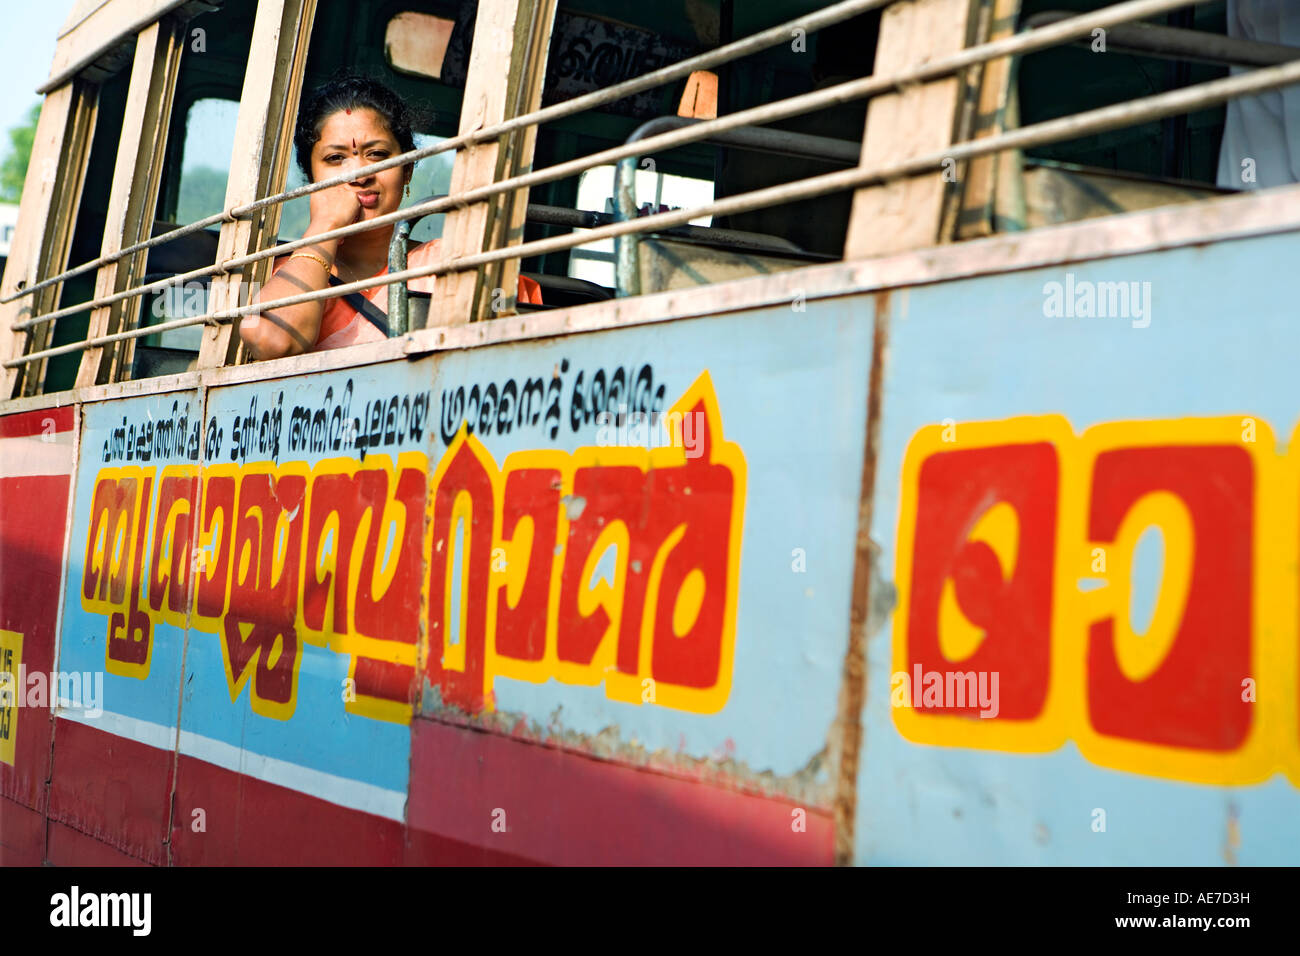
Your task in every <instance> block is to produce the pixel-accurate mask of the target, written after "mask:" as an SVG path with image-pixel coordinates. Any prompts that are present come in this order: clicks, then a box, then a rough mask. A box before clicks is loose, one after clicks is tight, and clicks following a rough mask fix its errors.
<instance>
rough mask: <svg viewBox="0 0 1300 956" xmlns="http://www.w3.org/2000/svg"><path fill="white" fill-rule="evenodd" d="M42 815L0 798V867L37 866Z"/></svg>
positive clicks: (41, 843) (42, 840)
mask: <svg viewBox="0 0 1300 956" xmlns="http://www.w3.org/2000/svg"><path fill="white" fill-rule="evenodd" d="M44 857H45V814H44V813H43V812H37V811H35V810H30V809H28V808H27V807H24V806H22V805H21V804H18V803H14V802H13V801H12V800H5V799H3V798H0V866H40V865H41V861H42V860H43V859H44Z"/></svg>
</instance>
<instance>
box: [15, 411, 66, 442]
mask: <svg viewBox="0 0 1300 956" xmlns="http://www.w3.org/2000/svg"><path fill="white" fill-rule="evenodd" d="M51 420H53V422H54V425H53V430H54V431H55V432H66V431H71V430H72V422H73V406H71V405H65V406H63V407H62V408H41V409H37V410H36V411H34V412H21V413H19V414H17V415H5V416H4V417H0V438H23V437H26V436H27V435H40V434H43V433H44V432H45V431H46V430H47V427H48V426H47V425H46V422H47V421H51Z"/></svg>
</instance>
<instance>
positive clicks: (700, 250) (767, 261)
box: [637, 234, 827, 293]
mask: <svg viewBox="0 0 1300 956" xmlns="http://www.w3.org/2000/svg"><path fill="white" fill-rule="evenodd" d="M637 245H638V262H639V265H640V273H641V291H642V292H643V293H650V292H666V291H668V290H669V289H689V288H693V287H695V286H700V285H712V284H713V283H715V282H727V281H729V280H731V279H744V278H748V277H750V276H756V275H769V274H771V273H773V272H785V271H787V270H789V269H798V268H800V267H801V266H806V265H809V264H812V263H820V262H824V261H826V259H827V257H826V256H822V255H817V254H813V253H805V252H803V251H801V250H799V249H798V248H797V247H796V246H794V245H793V244H790V248H789V250H788V251H781V252H769V251H766V250H765V251H763V252H749V251H740V250H737V249H734V248H726V247H724V246H719V245H714V244H712V243H708V242H701V241H698V240H694V239H681V238H677V237H672V238H669V237H667V236H662V235H654V234H651V235H648V236H645V237H643V238H642V239H641V241H640V242H639V243H638V244H637Z"/></svg>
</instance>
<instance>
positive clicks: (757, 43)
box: [0, 0, 1204, 303]
mask: <svg viewBox="0 0 1300 956" xmlns="http://www.w3.org/2000/svg"><path fill="white" fill-rule="evenodd" d="M892 2H893V0H842V2H840V3H836V4H833V5H831V6H829V7H827V8H826V9H824V10H818V11H816V12H814V13H810V14H808V15H806V16H803V17H798V18H796V19H794V20H790V21H788V22H787V23H783V24H780V25H778V26H775V27H772V28H770V29H768V30H762V31H760V32H758V33H755V34H753V35H752V36H749V37H746V38H744V39H742V40H737V41H735V42H734V43H728V44H727V45H725V46H722V47H719V48H718V49H716V50H710V51H708V52H707V53H701V54H699V55H698V56H693V57H690V58H688V59H686V60H682V61H681V62H680V63H674V64H671V65H669V66H665V67H662V68H660V69H658V70H654V71H652V72H650V73H647V74H645V75H644V76H639V77H636V78H634V79H631V80H627V81H626V82H624V83H619V84H617V85H615V86H611V87H606V88H605V89H603V90H596V91H594V92H591V93H585V94H583V95H582V96H578V97H574V98H573V99H571V100H565V101H564V102H563V103H556V104H554V105H552V106H548V107H545V108H543V109H540V110H537V111H535V112H532V113H526V114H524V115H522V116H516V117H513V118H511V119H509V120H506V121H505V122H502V123H497V124H496V125H494V126H488V127H484V128H483V129H479V130H473V131H471V132H469V133H464V134H461V135H459V136H453V137H451V138H450V139H446V140H443V141H442V142H441V143H436V144H434V145H432V146H424V147H421V148H420V149H414V150H411V151H409V152H406V153H402V154H401V155H399V156H391V157H389V158H388V159H386V160H383V161H382V162H379V163H373V164H371V165H369V166H364V167H362V168H361V169H358V170H356V171H354V172H351V173H346V174H340V175H338V176H333V177H331V178H329V179H322V180H321V181H320V182H316V183H307V184H306V185H305V186H299V187H297V188H296V189H291V190H288V191H287V192H281V193H277V194H276V195H274V196H266V197H264V198H262V199H258V200H255V201H254V202H251V203H248V204H247V205H244V206H236V207H234V208H232V209H228V210H226V211H225V212H224V213H218V214H214V215H212V216H208V217H207V218H205V219H201V220H199V221H198V222H196V223H191V224H190V225H188V226H185V227H182V228H181V229H177V230H175V231H173V232H170V233H164V234H163V235H161V236H157V237H154V238H152V239H149V240H146V241H145V242H139V243H136V244H135V245H132V246H128V247H126V248H125V249H122V250H120V251H119V252H117V253H115V254H113V255H110V256H101V257H100V258H98V259H94V260H92V261H90V262H85V263H82V264H81V265H79V266H76V267H75V268H73V269H69V270H67V271H65V272H62V273H60V274H58V275H56V276H51V277H50V278H48V279H43V280H41V281H40V282H36V283H33V284H32V285H30V286H26V287H24V288H22V289H17V290H15V291H13V292H10V293H8V294H7V295H3V296H0V303H5V302H12V301H13V300H14V299H16V298H19V297H21V296H25V295H31V294H32V293H34V292H38V291H40V290H41V289H45V288H48V287H49V286H51V285H54V284H55V283H58V282H63V281H66V280H67V279H69V278H71V277H73V276H77V275H81V274H82V273H84V272H88V271H90V270H92V269H98V268H100V267H101V266H105V265H108V264H109V263H112V262H117V261H118V260H119V259H121V258H123V257H125V256H128V255H132V254H134V253H136V252H140V251H142V250H144V249H148V248H151V247H153V246H157V245H162V244H163V243H165V242H169V241H171V240H172V239H178V238H180V237H181V236H183V235H188V234H190V233H192V232H195V231H197V230H198V229H206V228H207V227H208V226H214V225H216V224H218V223H220V222H226V221H229V220H232V219H243V218H246V217H247V216H250V215H251V214H252V213H254V212H256V211H257V210H259V209H264V208H266V207H267V206H272V205H275V204H276V203H280V202H287V201H288V200H291V199H297V198H299V197H301V196H306V195H309V194H310V193H313V192H316V191H318V190H321V189H329V188H331V187H333V186H340V185H343V184H344V183H349V182H352V181H353V180H355V179H357V178H359V177H363V176H371V175H373V174H375V173H378V172H382V171H383V170H385V169H392V168H393V167H395V166H405V165H408V164H410V163H413V162H416V161H418V160H421V159H425V158H427V157H429V156H433V155H436V154H437V153H442V152H446V151H448V150H453V149H461V148H463V147H466V146H473V145H475V144H477V143H482V142H485V141H487V140H491V139H496V138H497V137H499V136H502V135H504V134H506V133H510V132H513V131H514V130H516V129H522V128H524V127H527V126H532V125H540V124H542V123H550V122H554V121H555V120H559V119H564V118H565V117H568V116H573V115H575V114H577V113H582V112H585V111H586V110H589V109H594V108H596V107H598V106H603V105H606V104H608V103H613V102H616V101H617V100H620V99H623V98H624V97H627V96H633V95H635V94H637V93H640V92H643V91H645V90H649V89H653V88H655V87H656V86H663V85H664V84H665V83H671V82H673V81H674V80H678V79H680V78H682V77H684V76H688V75H690V74H691V73H693V72H695V71H696V70H705V69H708V68H709V67H710V66H716V65H718V64H720V63H726V62H728V61H730V60H733V59H737V58H739V57H743V56H748V55H749V54H751V53H757V52H759V51H761V50H765V49H768V48H769V47H773V46H777V45H779V44H782V43H786V42H788V41H789V39H790V35H791V31H792V30H794V29H801V30H804V31H805V32H808V33H812V32H815V31H817V30H820V29H823V28H824V27H828V26H833V25H834V24H836V23H839V22H841V21H843V20H848V19H850V18H852V17H855V16H858V15H859V14H862V13H866V12H869V11H871V10H874V9H876V8H877V7H882V6H887V5H888V4H890V3H892ZM1191 2H1204V0H1191Z"/></svg>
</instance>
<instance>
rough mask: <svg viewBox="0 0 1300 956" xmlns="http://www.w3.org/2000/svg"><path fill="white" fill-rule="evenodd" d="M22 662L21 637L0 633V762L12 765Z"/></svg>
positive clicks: (16, 633)
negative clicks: (19, 675)
mask: <svg viewBox="0 0 1300 956" xmlns="http://www.w3.org/2000/svg"><path fill="white" fill-rule="evenodd" d="M22 661H23V636H22V635H21V634H19V633H18V632H17V631H0V762H3V763H7V764H8V765H9V766H11V767H12V766H13V765H14V741H15V740H16V739H17V738H18V705H19V701H18V694H19V693H20V692H21V691H20V688H19V686H18V674H19V669H20V668H21V667H22Z"/></svg>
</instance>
